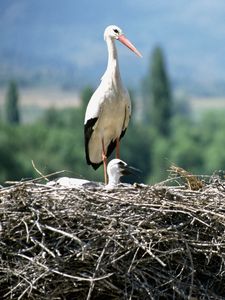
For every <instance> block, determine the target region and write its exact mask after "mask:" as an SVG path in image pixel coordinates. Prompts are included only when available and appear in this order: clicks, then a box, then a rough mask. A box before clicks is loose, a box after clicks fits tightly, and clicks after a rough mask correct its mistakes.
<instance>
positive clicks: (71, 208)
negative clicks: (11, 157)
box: [0, 181, 225, 300]
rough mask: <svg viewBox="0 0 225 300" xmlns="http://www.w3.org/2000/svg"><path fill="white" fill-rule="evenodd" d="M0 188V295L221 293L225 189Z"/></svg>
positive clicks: (27, 184)
mask: <svg viewBox="0 0 225 300" xmlns="http://www.w3.org/2000/svg"><path fill="white" fill-rule="evenodd" d="M221 186H222V187H224V183H223V182H218V181H217V182H216V183H215V182H214V183H212V184H209V185H206V186H204V187H203V188H202V189H201V191H192V190H187V189H184V188H182V187H166V186H160V185H155V186H138V185H137V186H136V187H134V186H131V187H127V188H126V187H121V188H118V189H115V190H113V191H111V192H109V191H108V192H107V191H106V190H101V189H96V190H90V189H89V190H84V189H81V188H80V189H68V188H67V189H65V188H60V187H52V186H46V185H42V184H38V183H37V182H23V183H18V184H14V185H12V186H10V187H7V188H3V189H1V190H0V238H1V239H0V298H1V299H39V300H40V299H43V300H44V299H46V300H47V299H78V300H79V299H88V300H90V299H224V295H225V284H224V282H225V234H224V232H225V189H221Z"/></svg>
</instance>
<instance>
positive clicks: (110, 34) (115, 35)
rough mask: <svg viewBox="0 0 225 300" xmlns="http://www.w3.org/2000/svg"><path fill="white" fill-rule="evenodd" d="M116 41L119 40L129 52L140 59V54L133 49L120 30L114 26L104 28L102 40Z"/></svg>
mask: <svg viewBox="0 0 225 300" xmlns="http://www.w3.org/2000/svg"><path fill="white" fill-rule="evenodd" d="M108 38H110V39H116V40H119V41H120V42H121V43H122V44H124V45H125V46H127V47H128V48H129V49H130V50H131V51H133V52H134V53H135V54H137V56H139V57H142V55H141V53H140V52H139V51H138V50H137V49H136V48H135V46H134V45H133V44H132V43H131V42H130V41H129V40H128V39H127V38H126V37H125V35H124V34H123V32H122V29H120V28H119V27H118V26H116V25H109V26H108V27H106V29H105V32H104V39H105V41H107V39H108Z"/></svg>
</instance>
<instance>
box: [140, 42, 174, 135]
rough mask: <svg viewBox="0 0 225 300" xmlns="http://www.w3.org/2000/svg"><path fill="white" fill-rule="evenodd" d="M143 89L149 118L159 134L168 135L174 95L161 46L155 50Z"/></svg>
mask: <svg viewBox="0 0 225 300" xmlns="http://www.w3.org/2000/svg"><path fill="white" fill-rule="evenodd" d="M143 90H144V94H145V112H146V114H147V116H146V118H147V120H148V119H150V122H151V124H152V126H154V127H155V129H156V130H157V132H158V134H160V135H162V136H165V137H166V136H168V135H169V134H170V120H171V116H172V97H171V87H170V82H169V78H168V75H167V70H166V65H165V60H164V55H163V51H162V49H161V48H160V47H156V48H155V49H154V50H153V53H152V56H151V64H150V71H149V75H148V76H147V77H146V78H145V79H144V81H143ZM147 106H148V107H149V110H148V108H147Z"/></svg>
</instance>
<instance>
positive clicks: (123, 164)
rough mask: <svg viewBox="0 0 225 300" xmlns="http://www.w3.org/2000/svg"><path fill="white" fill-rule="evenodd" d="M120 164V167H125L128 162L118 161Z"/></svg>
mask: <svg viewBox="0 0 225 300" xmlns="http://www.w3.org/2000/svg"><path fill="white" fill-rule="evenodd" d="M118 165H119V166H120V167H125V166H126V164H125V163H123V162H122V161H120V162H118Z"/></svg>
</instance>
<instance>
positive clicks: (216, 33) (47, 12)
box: [0, 0, 225, 81]
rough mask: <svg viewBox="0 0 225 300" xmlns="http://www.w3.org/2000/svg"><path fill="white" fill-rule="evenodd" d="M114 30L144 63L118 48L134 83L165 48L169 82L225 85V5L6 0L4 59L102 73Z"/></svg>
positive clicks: (0, 15)
mask: <svg viewBox="0 0 225 300" xmlns="http://www.w3.org/2000/svg"><path fill="white" fill-rule="evenodd" d="M109 24H116V25H119V26H120V27H121V28H122V29H123V30H124V33H125V34H126V35H127V36H128V37H129V39H130V40H131V41H132V42H133V43H134V44H135V46H136V47H137V48H138V49H139V50H140V51H141V52H142V54H143V56H144V57H143V59H142V60H141V62H140V61H139V60H138V59H137V58H136V57H135V56H134V55H133V54H132V53H130V52H129V51H127V49H125V48H124V47H122V46H118V47H119V52H120V61H121V69H122V68H124V69H125V70H126V68H129V66H130V65H132V66H133V67H132V72H133V75H132V76H133V77H134V78H140V77H141V76H143V74H144V73H145V72H146V71H147V68H148V64H149V54H150V52H151V50H152V48H153V47H154V46H155V45H156V44H160V45H161V46H162V47H163V48H164V50H165V53H166V56H167V62H168V67H169V70H170V73H171V74H172V76H175V77H176V76H184V77H185V76H190V74H192V76H195V77H196V79H198V80H205V81H208V80H217V79H221V78H223V76H224V77H225V61H224V52H225V49H224V48H225V1H223V0H214V1H212V0H190V1H187V0H149V1H147V0H146V1H144V0H138V1H132V0H120V1H118V0H114V1H105V0H96V1H87V0H82V1H75V0H38V1H37V0H19V1H18V0H1V2H0V28H1V31H0V38H1V43H0V52H4V53H5V52H7V51H8V52H9V51H16V53H17V56H18V57H19V56H20V55H21V56H27V57H29V56H34V57H42V59H45V60H51V59H58V61H60V60H61V59H62V60H63V61H66V62H67V63H68V64H71V65H73V64H74V65H76V66H77V68H78V69H80V70H82V71H85V70H86V71H87V72H88V70H92V69H96V70H99V71H98V72H99V73H101V72H102V71H103V70H104V66H105V63H106V47H105V44H104V41H103V31H104V28H105V27H106V26H107V25H109ZM134 70H136V73H137V74H136V73H135V71H134Z"/></svg>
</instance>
